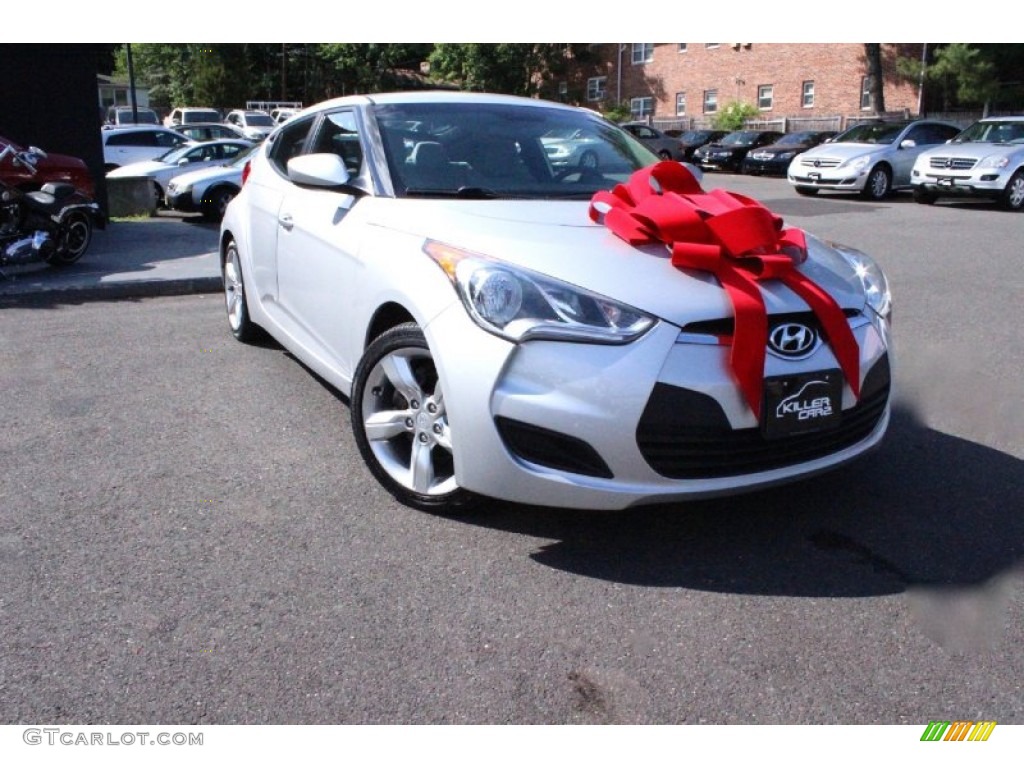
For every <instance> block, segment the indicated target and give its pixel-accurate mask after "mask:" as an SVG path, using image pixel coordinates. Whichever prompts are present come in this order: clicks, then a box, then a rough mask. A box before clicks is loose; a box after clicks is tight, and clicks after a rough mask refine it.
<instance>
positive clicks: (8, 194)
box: [0, 145, 106, 267]
mask: <svg viewBox="0 0 1024 768" xmlns="http://www.w3.org/2000/svg"><path fill="white" fill-rule="evenodd" d="M44 157H46V153H45V152H43V151H42V150H41V149H39V148H38V147H30V148H29V149H27V150H20V151H19V150H16V149H14V148H13V147H12V146H10V145H7V146H5V147H4V148H3V149H2V150H0V163H3V162H5V161H7V159H8V158H10V162H12V163H14V164H16V165H20V166H21V167H23V168H25V169H26V170H28V171H29V172H30V173H32V174H35V173H36V163H38V162H39V160H40V159H41V158H44ZM105 225H106V218H105V217H104V215H103V211H102V210H101V209H100V207H99V205H98V204H97V203H96V202H94V201H93V200H92V199H91V198H89V197H88V196H86V195H84V194H83V193H81V192H79V191H78V190H77V189H76V188H75V187H74V185H72V184H66V183H63V182H50V183H47V184H44V185H43V186H42V188H41V189H40V190H39V191H37V192H25V191H23V190H21V189H19V188H17V187H14V186H11V185H10V184H6V183H4V182H3V181H0V267H3V266H8V265H12V264H27V263H30V262H35V261H45V262H48V263H49V264H52V265H54V266H64V265H67V264H73V263H74V262H76V261H78V260H79V259H80V258H81V257H82V254H84V253H85V251H86V249H88V247H89V243H90V242H91V241H92V232H93V228H94V227H95V228H97V229H103V228H104V226H105Z"/></svg>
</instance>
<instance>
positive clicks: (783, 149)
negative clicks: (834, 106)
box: [743, 131, 836, 176]
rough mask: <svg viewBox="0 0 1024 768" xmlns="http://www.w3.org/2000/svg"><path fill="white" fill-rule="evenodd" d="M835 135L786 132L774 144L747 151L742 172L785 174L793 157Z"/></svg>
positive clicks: (816, 132) (817, 132) (830, 132)
mask: <svg viewBox="0 0 1024 768" xmlns="http://www.w3.org/2000/svg"><path fill="white" fill-rule="evenodd" d="M835 135H836V132H835V131H800V132H799V133H787V134H786V135H785V136H783V137H782V138H781V139H779V140H778V141H777V142H776V143H775V144H770V145H769V146H767V147H759V148H758V149H755V150H753V151H752V152H748V153H747V156H746V157H745V158H744V160H743V172H744V173H750V174H754V175H760V174H765V175H768V176H785V175H786V169H787V168H789V163H790V161H792V159H793V158H794V157H796V156H797V155H799V154H800V153H801V152H806V151H807V150H808V149H810V148H811V147H816V146H818V145H819V144H824V143H825V142H826V141H828V140H829V139H831V138H832V137H833V136H835Z"/></svg>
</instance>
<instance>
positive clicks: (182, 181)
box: [172, 165, 242, 187]
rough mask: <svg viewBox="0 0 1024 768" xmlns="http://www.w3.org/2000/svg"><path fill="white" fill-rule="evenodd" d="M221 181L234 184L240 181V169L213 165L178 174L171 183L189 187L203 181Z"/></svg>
mask: <svg viewBox="0 0 1024 768" xmlns="http://www.w3.org/2000/svg"><path fill="white" fill-rule="evenodd" d="M221 179H234V180H235V181H236V182H239V183H240V182H241V180H242V169H241V168H234V167H231V166H227V165H215V166H213V167H211V168H200V169H198V170H195V171H188V172H187V173H179V174H178V175H177V176H175V177H174V178H173V179H172V181H173V182H174V183H175V185H176V186H178V187H185V186H191V185H192V184H199V183H202V182H204V181H210V182H213V181H220V180H221Z"/></svg>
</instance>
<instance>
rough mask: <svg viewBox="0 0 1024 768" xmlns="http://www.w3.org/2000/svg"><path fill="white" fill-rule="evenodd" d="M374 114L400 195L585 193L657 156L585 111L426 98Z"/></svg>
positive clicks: (382, 108) (567, 195)
mask: <svg viewBox="0 0 1024 768" xmlns="http://www.w3.org/2000/svg"><path fill="white" fill-rule="evenodd" d="M374 114H375V115H376V118H377V122H378V125H379V127H380V134H381V138H382V139H383V142H384V151H385V154H386V156H387V160H388V167H389V169H390V171H391V177H392V179H393V180H394V183H395V188H396V192H397V193H398V194H399V195H400V196H420V197H423V196H430V197H464V198H476V199H488V198H497V197H500V198H515V199H545V198H546V199H551V198H566V199H573V198H576V199H589V198H590V197H591V196H592V195H593V194H594V192H596V191H598V190H601V189H609V188H611V187H613V186H614V185H615V184H618V183H620V182H623V181H625V180H626V179H627V178H628V177H629V176H630V174H632V173H633V171H636V170H638V169H640V168H643V167H644V166H646V165H650V164H652V163H655V162H657V160H658V158H657V156H656V155H655V154H654V153H652V152H651V151H650V150H649V149H647V148H646V147H644V145H643V144H641V143H640V142H639V141H637V140H636V139H634V138H633V137H632V136H630V135H629V134H628V133H626V132H625V131H623V130H622V129H621V128H619V127H617V126H615V125H612V124H611V123H609V122H607V121H606V120H604V119H602V118H600V117H598V116H597V115H594V114H591V113H590V112H586V111H577V110H570V109H558V108H548V107H542V106H537V107H534V106H526V105H515V104H475V103H474V104H438V103H423V104H395V105H379V106H377V107H375V112H374Z"/></svg>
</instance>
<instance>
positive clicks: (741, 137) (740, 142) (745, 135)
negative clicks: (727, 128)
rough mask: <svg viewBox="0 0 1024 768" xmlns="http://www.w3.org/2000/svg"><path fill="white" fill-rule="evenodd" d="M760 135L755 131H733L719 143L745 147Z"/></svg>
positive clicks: (727, 145)
mask: <svg viewBox="0 0 1024 768" xmlns="http://www.w3.org/2000/svg"><path fill="white" fill-rule="evenodd" d="M760 135H761V134H760V133H758V132H757V131H733V132H732V133H730V134H729V135H728V136H725V137H724V138H723V139H722V141H721V142H719V143H720V144H722V146H725V147H745V146H747V145H748V144H753V143H754V142H755V141H757V137H758V136H760Z"/></svg>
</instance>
